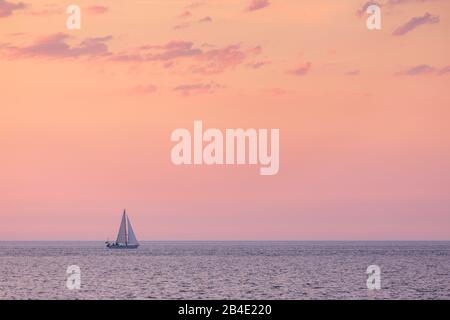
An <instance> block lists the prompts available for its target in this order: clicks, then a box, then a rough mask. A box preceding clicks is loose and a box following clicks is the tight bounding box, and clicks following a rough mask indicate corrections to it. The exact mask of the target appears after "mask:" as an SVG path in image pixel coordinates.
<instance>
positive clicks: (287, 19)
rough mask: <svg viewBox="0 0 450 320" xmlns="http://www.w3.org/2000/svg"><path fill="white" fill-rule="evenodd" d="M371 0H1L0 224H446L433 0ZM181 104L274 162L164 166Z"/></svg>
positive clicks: (397, 234)
mask: <svg viewBox="0 0 450 320" xmlns="http://www.w3.org/2000/svg"><path fill="white" fill-rule="evenodd" d="M376 3H377V4H378V5H379V6H380V8H381V22H382V25H381V30H369V29H368V28H367V27H366V20H367V18H368V16H369V15H368V14H367V13H366V12H365V8H366V7H367V5H368V3H367V2H365V1H358V0H349V1H334V0H333V1H332V0H305V1H297V0H240V1H237V0H210V1H202V0H198V1H192V0H186V1H184V0H183V1H181V0H167V1H162V0H158V1H156V0H155V1H145V0H130V1H95V2H94V1H79V0H73V1H70V2H69V1H51V0H36V1H30V0H20V1H19V0H0V88H1V91H0V92H1V95H0V150H1V151H0V152H1V153H0V218H1V223H0V240H106V239H107V238H109V239H114V238H115V236H116V234H117V230H118V227H119V222H120V217H121V213H122V210H123V209H124V208H126V209H127V212H128V214H129V216H130V219H131V221H132V223H133V227H134V230H135V233H136V235H137V237H138V239H140V240H363V239H364V240H449V239H450V197H449V194H450V165H449V163H450V126H449V119H450V108H449V106H450V91H449V88H450V86H449V85H450V60H449V57H450V41H448V40H449V31H450V1H446V0H379V1H377V2H376ZM71 4H76V5H78V6H79V7H80V8H81V29H79V30H76V29H75V30H69V29H67V27H66V20H67V18H68V16H69V15H68V14H67V13H66V8H67V6H69V5H71ZM194 120H201V121H203V126H204V127H205V128H218V129H221V130H225V129H226V128H245V129H246V128H256V129H258V128H266V129H271V128H278V129H279V130H280V169H279V172H278V174H276V175H272V176H261V175H260V174H259V166H254V165H253V166H252V165H239V166H236V165H234V166H233V165H230V166H219V165H215V166H198V165H197V166H194V165H191V166H188V165H185V166H176V165H174V164H173V163H172V162H171V161H170V152H171V149H172V147H173V146H174V143H173V142H171V141H170V135H171V132H172V131H173V130H175V129H177V128H187V129H189V130H191V131H192V126H193V122H194Z"/></svg>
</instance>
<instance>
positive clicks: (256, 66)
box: [247, 61, 271, 69]
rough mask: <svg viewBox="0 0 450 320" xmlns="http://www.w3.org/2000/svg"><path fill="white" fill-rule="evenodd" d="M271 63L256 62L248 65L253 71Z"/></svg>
mask: <svg viewBox="0 0 450 320" xmlns="http://www.w3.org/2000/svg"><path fill="white" fill-rule="evenodd" d="M270 63H271V62H270V61H255V62H250V63H247V67H249V68H252V69H259V68H262V67H263V66H265V65H268V64H270Z"/></svg>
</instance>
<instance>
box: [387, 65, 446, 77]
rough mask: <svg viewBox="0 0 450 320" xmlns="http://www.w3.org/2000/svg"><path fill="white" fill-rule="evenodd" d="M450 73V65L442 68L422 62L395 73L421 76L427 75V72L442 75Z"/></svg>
mask: <svg viewBox="0 0 450 320" xmlns="http://www.w3.org/2000/svg"><path fill="white" fill-rule="evenodd" d="M448 73H450V65H449V66H445V67H442V68H436V67H432V66H429V65H427V64H420V65H417V66H415V67H412V68H409V69H406V70H403V71H399V72H397V73H395V75H397V76H419V75H427V74H436V75H438V76H442V75H445V74H448Z"/></svg>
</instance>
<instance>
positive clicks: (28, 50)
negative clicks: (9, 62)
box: [7, 33, 112, 58]
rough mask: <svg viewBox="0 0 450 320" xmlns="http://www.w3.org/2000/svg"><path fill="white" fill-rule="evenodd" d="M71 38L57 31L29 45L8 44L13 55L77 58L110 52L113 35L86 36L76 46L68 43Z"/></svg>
mask: <svg viewBox="0 0 450 320" xmlns="http://www.w3.org/2000/svg"><path fill="white" fill-rule="evenodd" d="M70 38H71V36H69V35H68V34H65V33H56V34H53V35H50V36H47V37H44V38H41V39H39V40H38V41H36V42H35V43H33V44H31V45H29V46H25V47H14V46H8V47H7V50H8V53H9V54H10V55H11V56H12V57H44V58H45V57H46V58H76V57H81V56H91V57H92V56H101V55H107V54H109V51H108V46H107V44H106V42H108V41H109V40H111V39H112V37H111V36H106V37H97V38H86V39H85V40H83V41H81V42H80V43H79V44H78V45H74V46H71V45H69V44H68V43H67V41H68V40H69V39H70Z"/></svg>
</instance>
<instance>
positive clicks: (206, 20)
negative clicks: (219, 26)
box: [198, 16, 212, 22]
mask: <svg viewBox="0 0 450 320" xmlns="http://www.w3.org/2000/svg"><path fill="white" fill-rule="evenodd" d="M198 22H212V18H211V17H210V16H206V17H203V18H201V19H199V20H198Z"/></svg>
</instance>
